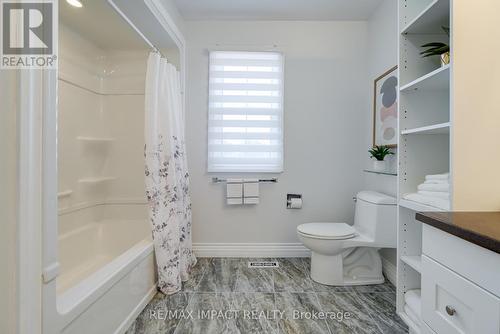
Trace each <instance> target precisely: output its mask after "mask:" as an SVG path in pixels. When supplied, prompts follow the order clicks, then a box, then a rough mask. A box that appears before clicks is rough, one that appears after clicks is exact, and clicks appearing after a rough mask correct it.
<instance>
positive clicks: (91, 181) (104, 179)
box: [78, 176, 116, 184]
mask: <svg viewBox="0 0 500 334" xmlns="http://www.w3.org/2000/svg"><path fill="white" fill-rule="evenodd" d="M113 180H116V177H113V176H101V177H86V178H84V179H80V180H78V182H79V183H86V184H96V183H102V182H108V181H113Z"/></svg>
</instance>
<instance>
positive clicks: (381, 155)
mask: <svg viewBox="0 0 500 334" xmlns="http://www.w3.org/2000/svg"><path fill="white" fill-rule="evenodd" d="M368 152H369V153H370V154H371V156H370V158H375V159H377V161H384V159H385V157H386V156H388V155H391V154H394V152H392V151H391V149H390V148H389V147H388V146H385V145H381V146H378V145H376V146H374V147H373V148H371V149H370V150H368Z"/></svg>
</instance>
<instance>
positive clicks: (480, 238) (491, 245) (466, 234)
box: [415, 212, 500, 254]
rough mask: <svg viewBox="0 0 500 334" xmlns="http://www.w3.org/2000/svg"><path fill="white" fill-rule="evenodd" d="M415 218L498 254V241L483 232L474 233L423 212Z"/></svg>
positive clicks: (499, 244) (499, 245) (418, 213)
mask: <svg viewBox="0 0 500 334" xmlns="http://www.w3.org/2000/svg"><path fill="white" fill-rule="evenodd" d="M415 218H416V219H417V220H418V221H420V222H422V223H424V224H427V225H431V226H433V227H435V228H437V229H440V230H442V231H444V232H447V233H449V234H451V235H454V236H456V237H458V238H460V239H463V240H466V241H469V242H471V243H473V244H475V245H477V246H480V247H483V248H486V249H488V250H490V251H493V252H495V253H498V254H500V241H499V240H496V239H493V238H490V237H488V236H485V235H483V234H479V233H476V232H474V231H471V230H468V229H464V228H461V227H459V226H456V225H453V224H450V223H447V222H443V221H441V220H439V219H436V218H433V217H429V216H428V215H426V213H424V212H417V214H416V215H415Z"/></svg>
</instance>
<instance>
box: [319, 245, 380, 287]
mask: <svg viewBox="0 0 500 334" xmlns="http://www.w3.org/2000/svg"><path fill="white" fill-rule="evenodd" d="M311 279H312V280H313V281H315V282H318V283H320V284H325V285H334V286H346V285H370V284H381V283H384V281H385V279H384V276H383V275H382V261H381V259H380V255H379V253H378V249H377V248H370V247H356V248H351V249H347V250H345V251H344V252H343V253H341V254H338V255H322V254H319V253H316V252H311Z"/></svg>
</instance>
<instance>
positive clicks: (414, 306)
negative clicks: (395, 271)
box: [404, 289, 422, 319]
mask: <svg viewBox="0 0 500 334" xmlns="http://www.w3.org/2000/svg"><path fill="white" fill-rule="evenodd" d="M404 298H405V303H406V305H408V307H409V308H410V309H411V310H412V311H413V313H415V315H416V316H417V317H418V318H419V319H420V318H421V317H422V316H421V315H422V306H421V305H422V304H421V297H420V289H412V290H408V291H406V292H405V295H404Z"/></svg>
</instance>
